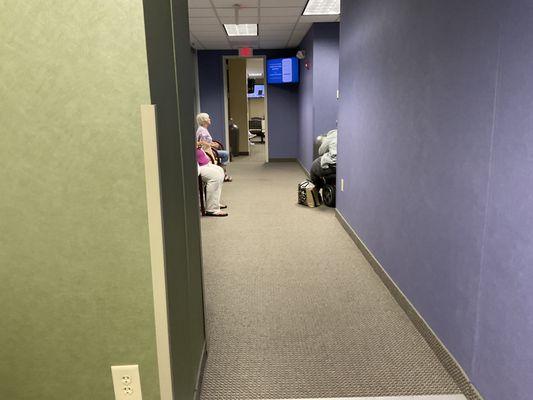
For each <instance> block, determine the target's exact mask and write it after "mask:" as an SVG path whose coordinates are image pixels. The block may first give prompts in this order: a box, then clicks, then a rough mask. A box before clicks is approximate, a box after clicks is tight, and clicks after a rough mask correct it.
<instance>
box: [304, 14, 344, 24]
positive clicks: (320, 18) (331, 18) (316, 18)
mask: <svg viewBox="0 0 533 400" xmlns="http://www.w3.org/2000/svg"><path fill="white" fill-rule="evenodd" d="M337 18H339V16H338V15H302V16H301V17H300V22H311V23H313V22H335V21H337Z"/></svg>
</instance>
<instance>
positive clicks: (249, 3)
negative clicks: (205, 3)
mask: <svg viewBox="0 0 533 400" xmlns="http://www.w3.org/2000/svg"><path fill="white" fill-rule="evenodd" d="M212 1H213V5H214V6H215V7H217V8H218V7H232V6H233V5H234V4H235V3H238V4H240V5H241V7H257V6H258V3H259V2H258V0H238V1H235V0H212Z"/></svg>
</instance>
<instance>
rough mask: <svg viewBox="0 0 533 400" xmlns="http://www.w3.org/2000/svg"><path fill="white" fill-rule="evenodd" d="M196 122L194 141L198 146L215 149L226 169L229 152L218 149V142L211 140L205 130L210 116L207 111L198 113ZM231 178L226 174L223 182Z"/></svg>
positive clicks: (229, 180)
mask: <svg viewBox="0 0 533 400" xmlns="http://www.w3.org/2000/svg"><path fill="white" fill-rule="evenodd" d="M196 122H197V123H198V129H197V131H196V142H197V143H198V145H200V146H210V147H212V148H213V149H215V150H216V151H217V153H218V156H219V157H220V164H221V165H222V167H223V168H224V171H225V170H226V165H228V161H229V152H228V151H227V150H222V149H220V147H219V145H218V143H216V142H213V138H212V137H211V134H210V133H209V131H208V130H207V128H208V127H209V125H211V118H210V117H209V114H207V113H200V114H198V115H197V116H196ZM231 181H232V179H231V177H230V176H229V175H228V174H225V176H224V182H231Z"/></svg>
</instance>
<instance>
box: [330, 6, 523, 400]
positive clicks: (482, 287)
mask: <svg viewBox="0 0 533 400" xmlns="http://www.w3.org/2000/svg"><path fill="white" fill-rule="evenodd" d="M532 21H533V3H532V2H531V1H529V0H513V1H510V2H507V1H503V0H501V1H500V0H489V1H486V0H472V1H468V2H465V1H460V0H449V1H439V0H424V1H420V0H403V1H375V0H361V1H357V2H349V1H344V2H342V20H341V28H340V32H341V34H340V87H341V97H340V107H339V138H338V143H339V144H338V146H339V149H338V151H339V155H338V166H337V167H338V169H337V179H340V178H344V180H345V183H344V192H340V191H338V193H337V196H338V197H337V207H338V209H339V211H340V212H341V213H342V214H343V215H344V217H345V218H346V219H347V221H348V223H349V224H350V225H351V226H352V227H353V228H354V229H355V230H356V231H357V232H358V234H359V235H360V236H361V238H362V239H363V241H364V242H365V243H366V244H367V246H368V247H369V249H370V250H371V251H372V252H373V254H374V255H375V256H376V258H377V259H378V260H379V261H380V262H381V264H382V265H383V266H384V268H385V269H386V270H387V271H388V273H389V274H390V275H391V277H392V278H393V279H394V280H395V282H396V283H397V284H398V285H399V286H400V288H401V289H402V290H403V292H404V293H405V294H406V295H407V297H408V298H409V299H410V300H411V301H412V302H413V304H414V305H415V307H416V308H417V309H418V310H419V311H420V313H421V314H422V316H423V317H424V318H425V319H426V321H427V322H428V323H429V324H430V325H431V327H432V328H433V329H434V330H435V332H436V333H437V335H438V336H439V337H440V339H441V340H442V341H443V342H444V344H445V345H446V346H447V347H448V349H449V350H450V351H451V352H452V353H453V355H454V356H455V357H456V358H457V360H458V361H459V362H460V364H461V365H462V366H463V368H464V369H465V370H466V372H467V373H468V374H469V376H470V378H471V379H472V381H473V383H474V385H475V386H476V387H477V388H478V389H479V390H480V392H481V394H482V395H483V396H484V397H485V399H487V400H528V399H531V394H532V393H533V313H532V311H531V310H533V291H532V290H531V289H532V286H533V268H532V267H531V266H532V265H533V234H532V232H533V173H532V172H531V171H533V151H532V149H533V133H532V132H533V118H532V117H531V116H532V115H533V113H532V112H531V110H533V80H532V79H531V71H533V23H532ZM337 187H340V186H339V185H338V186H337Z"/></svg>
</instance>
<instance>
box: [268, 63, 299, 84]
mask: <svg viewBox="0 0 533 400" xmlns="http://www.w3.org/2000/svg"><path fill="white" fill-rule="evenodd" d="M299 81H300V76H299V71H298V59H297V58H296V57H291V58H275V59H272V60H267V83H296V82H299Z"/></svg>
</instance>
